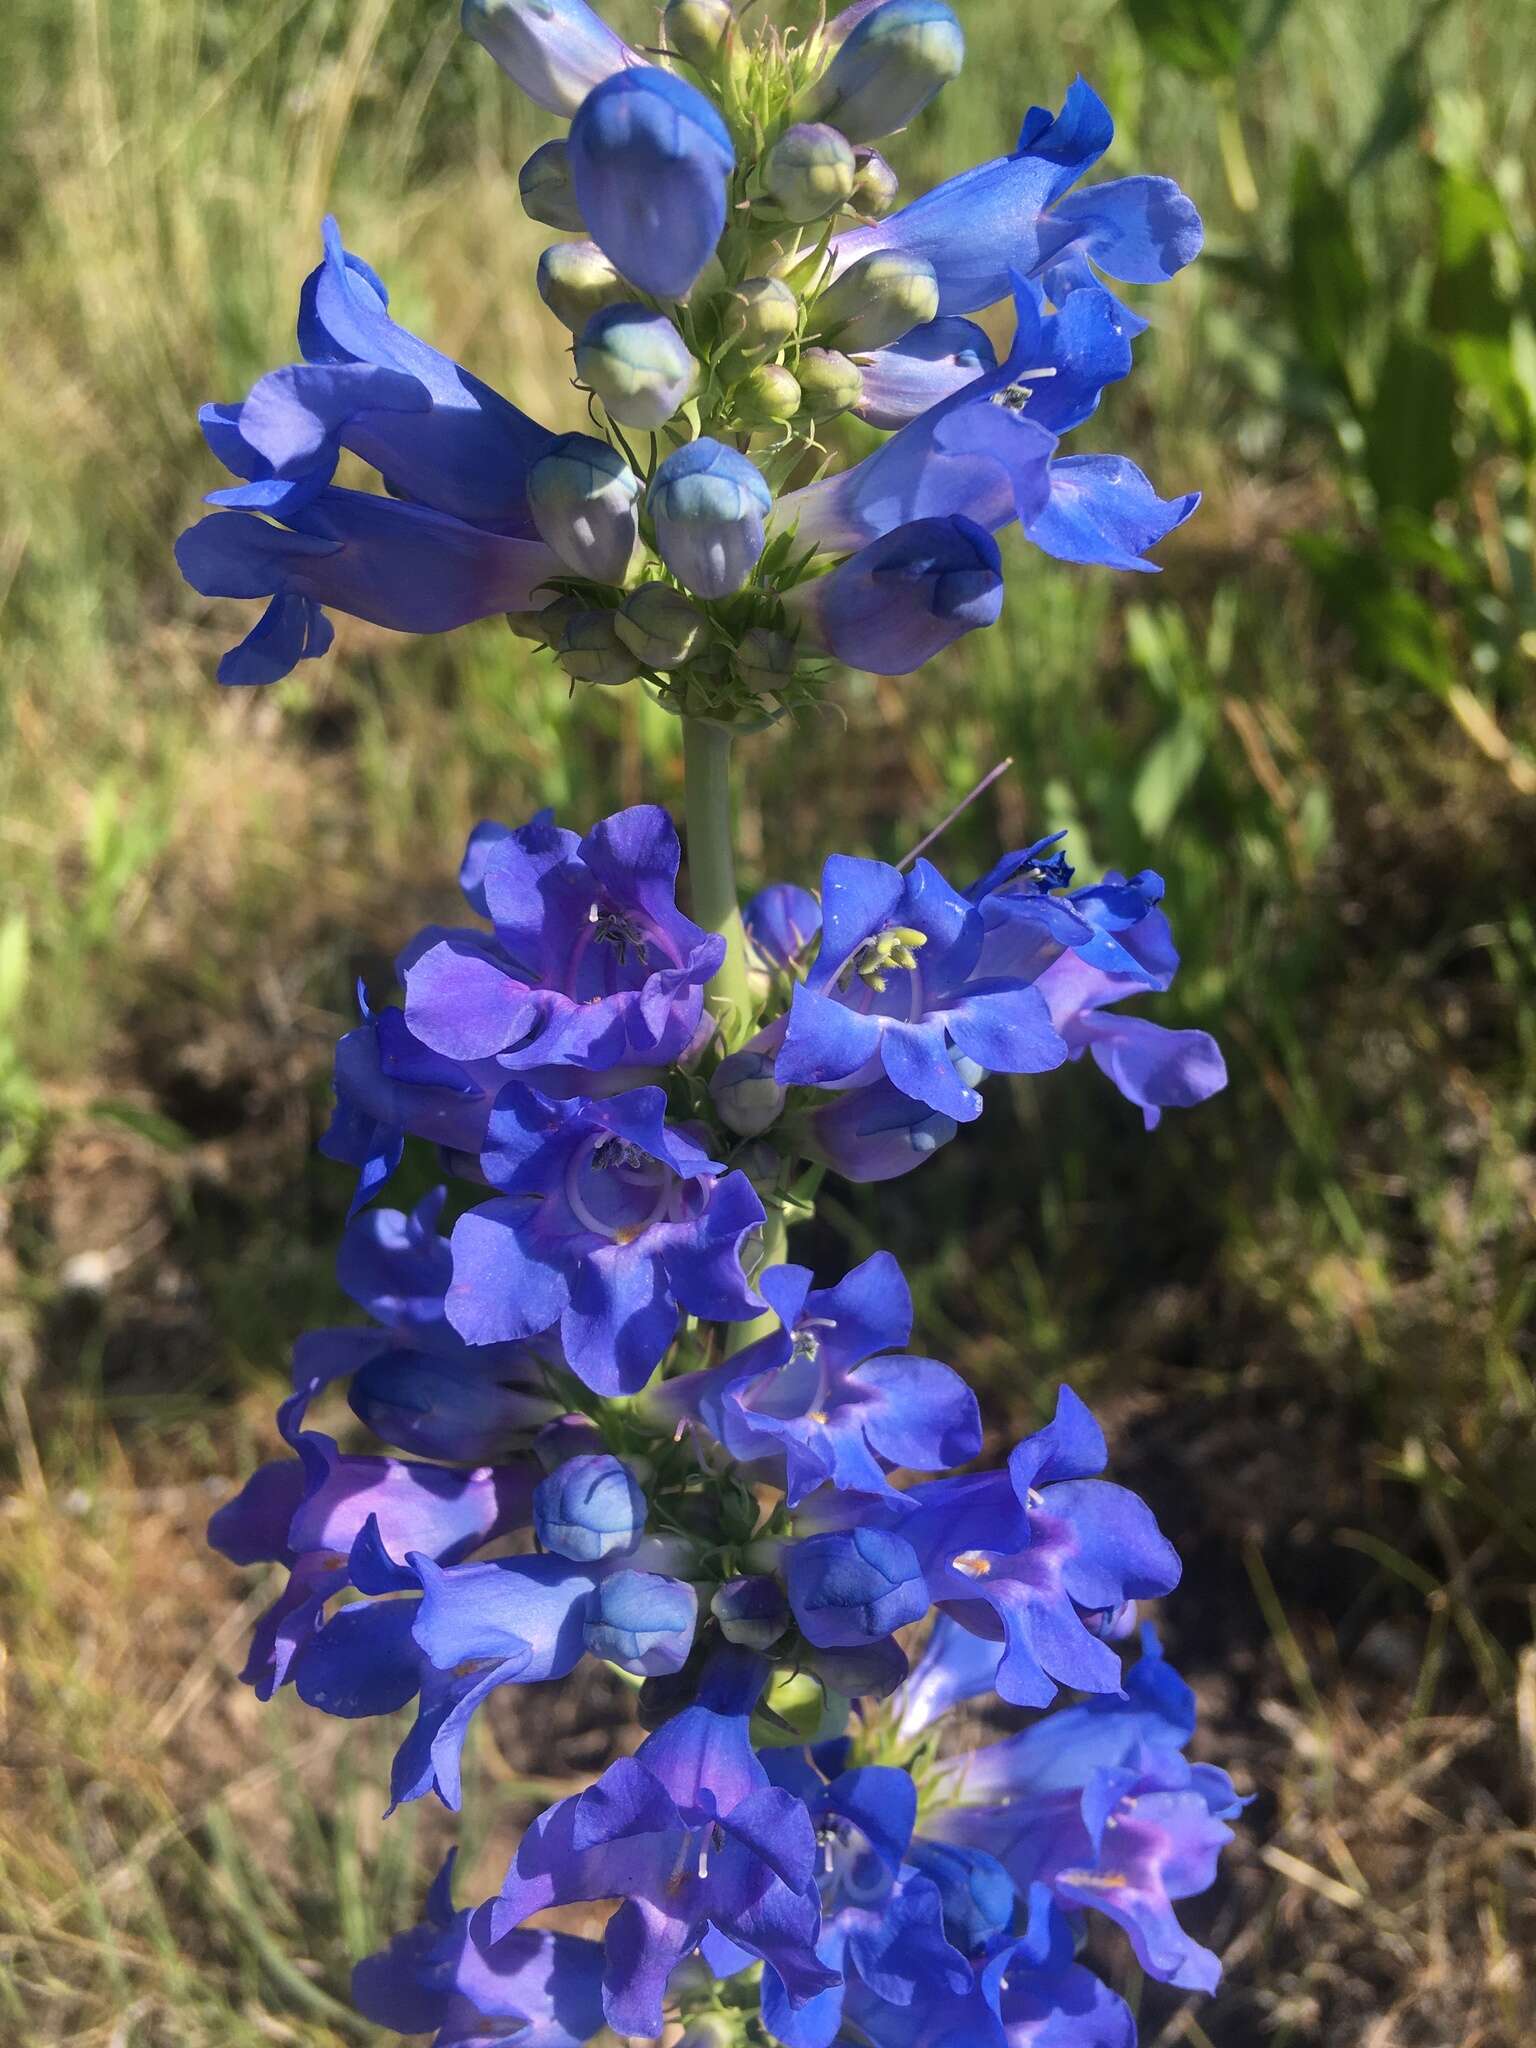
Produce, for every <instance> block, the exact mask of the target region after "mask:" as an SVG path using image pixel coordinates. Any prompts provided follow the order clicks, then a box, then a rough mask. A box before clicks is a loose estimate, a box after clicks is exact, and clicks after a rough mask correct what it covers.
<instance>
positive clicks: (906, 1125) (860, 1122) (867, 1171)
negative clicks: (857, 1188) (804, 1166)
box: [801, 1081, 960, 1182]
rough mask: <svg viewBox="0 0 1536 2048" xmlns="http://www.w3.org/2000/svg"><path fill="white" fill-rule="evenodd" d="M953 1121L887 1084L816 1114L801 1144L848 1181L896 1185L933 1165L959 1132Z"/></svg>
mask: <svg viewBox="0 0 1536 2048" xmlns="http://www.w3.org/2000/svg"><path fill="white" fill-rule="evenodd" d="M959 1128H960V1127H959V1125H958V1124H957V1123H956V1122H955V1120H954V1118H953V1117H948V1116H943V1115H941V1114H940V1113H939V1112H938V1111H937V1110H931V1109H928V1108H926V1107H925V1106H924V1104H922V1103H921V1102H914V1101H913V1099H912V1098H911V1096H909V1095H903V1094H901V1093H900V1092H899V1091H898V1090H897V1089H895V1088H893V1087H892V1086H891V1084H890V1082H889V1081H875V1082H872V1083H871V1084H870V1085H869V1086H868V1087H865V1088H849V1089H845V1090H844V1091H843V1092H842V1093H841V1094H838V1095H834V1096H833V1097H832V1099H831V1101H830V1102H827V1103H824V1104H823V1105H822V1106H821V1107H819V1108H817V1109H815V1110H813V1111H812V1112H811V1114H810V1115H809V1116H808V1117H807V1118H806V1120H805V1127H804V1130H803V1131H802V1132H801V1142H802V1144H803V1145H804V1147H805V1150H806V1152H807V1154H808V1155H809V1157H811V1158H812V1159H815V1160H817V1161H818V1162H819V1163H820V1164H821V1165H823V1166H830V1167H831V1168H832V1170H833V1171H834V1172H835V1173H840V1174H841V1175H842V1176H843V1178H844V1180H851V1181H859V1182H868V1181H877V1180H897V1179H899V1178H900V1176H901V1175H902V1174H904V1173H910V1172H911V1171H912V1169H913V1168H914V1167H915V1166H921V1165H922V1164H923V1162H924V1160H925V1159H931V1158H932V1157H933V1155H934V1153H935V1152H937V1151H938V1149H939V1147H940V1146H941V1145H947V1144H948V1143H949V1141H950V1139H951V1138H952V1137H953V1136H954V1135H955V1132H956V1131H957V1130H958V1129H959Z"/></svg>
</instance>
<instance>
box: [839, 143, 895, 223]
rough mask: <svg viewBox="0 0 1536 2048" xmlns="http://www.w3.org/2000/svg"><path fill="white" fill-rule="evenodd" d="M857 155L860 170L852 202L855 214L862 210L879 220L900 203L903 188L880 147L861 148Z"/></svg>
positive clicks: (869, 216)
mask: <svg viewBox="0 0 1536 2048" xmlns="http://www.w3.org/2000/svg"><path fill="white" fill-rule="evenodd" d="M854 155H855V158H856V160H857V163H858V171H857V174H856V176H855V177H854V181H853V197H852V199H851V200H850V201H849V204H850V205H851V206H852V208H853V210H854V212H855V213H862V214H863V215H865V217H866V218H867V219H869V220H879V219H880V218H881V216H882V215H883V214H887V213H889V212H890V210H891V208H892V207H893V206H894V205H895V204H896V194H897V192H898V190H899V189H900V187H899V184H898V181H897V177H896V173H895V172H894V171H893V170H892V169H891V167H890V165H889V164H888V163H887V162H886V160H885V158H884V157H883V156H882V155H881V154H880V152H879V150H878V149H860V150H856V151H855V152H854Z"/></svg>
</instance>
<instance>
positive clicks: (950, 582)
mask: <svg viewBox="0 0 1536 2048" xmlns="http://www.w3.org/2000/svg"><path fill="white" fill-rule="evenodd" d="M788 608H789V611H790V615H791V617H793V618H797V619H798V620H799V621H800V624H801V630H802V633H803V634H804V635H805V636H806V637H807V638H808V639H809V640H810V641H811V642H813V643H814V644H816V645H818V646H821V647H824V648H825V649H826V650H827V651H828V653H830V654H835V655H836V656H837V658H838V660H839V661H844V662H847V663H848V665H849V666H850V667H852V668H865V669H870V670H871V671H873V672H874V673H876V674H878V675H890V676H905V675H910V674H911V673H912V672H913V670H914V669H918V668H921V667H922V665H923V663H924V662H925V661H931V660H932V659H933V657H934V656H935V655H936V654H938V653H940V652H941V651H942V650H943V649H944V648H946V647H948V646H949V645H950V643H951V642H952V641H955V640H958V639H959V638H960V636H961V635H962V634H963V633H970V632H974V631H975V629H976V628H977V627H978V626H992V625H995V624H996V623H997V620H998V617H999V615H1000V613H1001V612H1002V608H1003V575H1002V557H1001V556H1000V555H999V553H998V550H997V543H996V541H994V540H993V538H992V536H991V534H989V533H988V532H987V531H986V529H985V528H984V527H980V526H978V525H977V524H976V523H975V521H974V520H972V519H967V518H966V517H965V516H964V514H963V513H958V512H956V513H951V514H950V515H949V516H948V517H947V518H944V519H915V520H913V521H911V522H910V523H909V524H908V525H906V526H898V527H896V528H894V529H893V531H892V532H890V533H888V534H885V535H883V536H882V537H881V538H880V539H879V540H873V541H871V542H869V544H868V545H867V546H866V547H862V548H860V550H859V551H858V553H857V554H856V555H850V556H849V558H848V559H847V561H845V562H841V563H839V565H838V566H837V567H836V568H835V569H833V570H832V571H831V572H830V573H829V574H828V575H826V576H822V577H818V578H817V579H816V580H815V581H814V582H811V583H802V584H800V585H799V586H797V588H796V590H795V591H794V592H793V594H792V596H791V599H790V603H789V607H788Z"/></svg>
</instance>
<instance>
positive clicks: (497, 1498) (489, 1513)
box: [208, 1388, 538, 1699]
mask: <svg viewBox="0 0 1536 2048" xmlns="http://www.w3.org/2000/svg"><path fill="white" fill-rule="evenodd" d="M311 1392H312V1389H310V1388H306V1389H305V1390H304V1391H303V1392H301V1393H298V1394H295V1395H294V1396H293V1398H292V1399H291V1400H289V1401H286V1402H284V1404H283V1406H282V1407H281V1408H280V1409H279V1411H278V1426H279V1428H280V1429H281V1431H282V1434H283V1439H284V1441H285V1442H286V1443H288V1444H289V1445H291V1446H292V1448H293V1450H294V1451H295V1452H296V1453H297V1456H295V1457H292V1458H279V1459H276V1460H274V1461H273V1462H271V1463H270V1464H266V1465H262V1466H260V1467H259V1468H258V1469H257V1470H256V1471H255V1472H253V1473H252V1474H251V1477H250V1478H249V1479H248V1480H247V1481H246V1483H245V1485H244V1486H243V1487H242V1489H241V1490H240V1492H239V1493H238V1494H237V1495H236V1496H235V1498H234V1499H233V1500H232V1501H228V1502H226V1503H225V1505H224V1506H223V1507H221V1508H220V1509H219V1510H218V1511H217V1513H216V1514H215V1515H214V1516H213V1518H212V1520H211V1521H210V1522H209V1524H208V1541H209V1542H210V1543H211V1544H212V1545H213V1547H214V1549H215V1550H217V1551H219V1552H221V1553H222V1554H223V1555H224V1556H225V1557H227V1558H229V1559H230V1560H231V1562H232V1563H234V1564H259V1563H265V1562H271V1563H274V1564H285V1565H286V1566H287V1567H288V1583H287V1585H286V1586H285V1587H284V1589H283V1591H282V1592H281V1593H280V1594H279V1595H278V1597H277V1599H276V1601H275V1602H274V1603H273V1605H272V1606H271V1607H269V1608H268V1609H267V1611H266V1613H265V1614H264V1615H263V1616H262V1617H261V1619H260V1621H258V1623H257V1624H256V1629H255V1633H254V1636H253V1637H252V1642H251V1652H250V1656H249V1658H248V1660H247V1662H246V1667H245V1670H244V1671H243V1672H242V1674H241V1676H242V1677H243V1678H244V1679H245V1682H246V1683H247V1684H248V1685H252V1686H254V1687H255V1689H256V1692H257V1695H258V1697H259V1698H261V1699H269V1698H270V1697H271V1695H272V1694H273V1693H274V1692H275V1691H276V1690H277V1689H278V1687H279V1686H281V1685H284V1684H286V1683H287V1681H288V1679H289V1678H290V1677H291V1676H293V1675H294V1670H293V1667H294V1660H295V1658H296V1657H298V1656H299V1655H300V1654H301V1653H302V1652H306V1651H307V1650H308V1649H309V1648H311V1647H312V1645H313V1641H314V1638H315V1634H316V1631H317V1630H318V1629H319V1628H320V1625H321V1621H322V1618H323V1615H324V1612H325V1608H326V1604H327V1602H328V1601H330V1600H331V1599H332V1598H333V1597H334V1596H335V1595H336V1594H338V1593H340V1592H342V1591H344V1590H345V1589H346V1588H347V1587H349V1586H352V1585H354V1584H355V1583H356V1580H355V1577H354V1574H353V1566H352V1563H351V1552H352V1550H353V1546H354V1544H355V1543H356V1541H357V1539H358V1537H359V1536H360V1535H361V1534H362V1532H363V1530H364V1528H365V1527H366V1526H367V1525H368V1524H369V1523H370V1522H372V1523H373V1524H374V1526H375V1528H376V1529H377V1530H378V1531H379V1533H380V1536H381V1539H382V1541H383V1542H384V1543H385V1544H387V1545H388V1546H389V1547H390V1548H391V1549H392V1550H394V1551H395V1553H396V1554H403V1553H404V1552H405V1551H407V1550H414V1551H418V1552H421V1553H422V1554H424V1555H425V1556H426V1557H427V1558H429V1559H447V1560H449V1561H450V1562H452V1561H454V1560H456V1559H458V1558H461V1557H466V1556H468V1555H469V1553H470V1552H471V1551H474V1550H478V1549H480V1548H481V1547H482V1546H483V1545H484V1544H486V1543H489V1542H491V1541H492V1540H493V1539H494V1538H495V1537H498V1536H501V1535H505V1534H506V1532H507V1531H508V1530H511V1529H518V1528H522V1527H524V1526H526V1524H527V1522H528V1519H529V1515H530V1512H531V1507H532V1500H533V1488H534V1484H535V1482H536V1480H537V1477H538V1474H537V1469H536V1468H535V1467H533V1466H532V1465H530V1464H520V1465H499V1466H482V1467H480V1468H479V1469H477V1470H475V1471H471V1472H465V1471H449V1470H447V1469H446V1468H445V1467H443V1466H441V1465H420V1464H413V1463H411V1462H409V1461H408V1460H406V1459H403V1458H379V1457H357V1456H352V1455H345V1454H343V1453H342V1452H341V1451H340V1450H339V1449H338V1448H337V1446H336V1444H335V1442H334V1441H333V1439H332V1438H330V1437H328V1436H323V1435H321V1434H320V1432H319V1431H317V1430H309V1429H305V1428H304V1427H303V1422H304V1411H305V1409H306V1408H307V1407H308V1405H309V1400H310V1396H311ZM407 1696H408V1695H407Z"/></svg>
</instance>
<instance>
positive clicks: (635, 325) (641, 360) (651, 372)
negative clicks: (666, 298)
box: [576, 306, 699, 427]
mask: <svg viewBox="0 0 1536 2048" xmlns="http://www.w3.org/2000/svg"><path fill="white" fill-rule="evenodd" d="M576 374H577V376H578V377H580V379H581V381H582V382H583V383H584V384H588V385H590V386H591V388H592V389H593V390H594V391H595V392H596V393H597V395H598V397H599V398H600V399H601V400H602V401H603V404H604V405H605V406H606V407H607V408H608V411H609V413H610V414H611V415H612V417H613V418H614V419H616V420H617V421H618V422H619V424H620V426H624V427H660V426H665V424H666V422H667V421H668V420H669V419H671V418H672V416H673V414H674V413H675V412H676V411H677V409H678V407H679V406H680V405H682V404H684V403H685V402H686V401H687V399H688V398H689V397H691V395H692V393H693V388H694V385H695V383H696V382H697V380H698V374H699V366H698V364H697V363H696V362H695V361H694V360H693V357H692V356H691V355H689V353H688V351H687V349H686V348H685V347H684V345H683V338H682V336H681V335H680V334H679V333H678V331H677V329H676V328H675V327H674V326H673V325H672V322H671V321H670V320H669V319H668V318H667V317H666V315H665V314H664V313H652V312H650V311H649V310H648V309H647V308H646V307H644V306H608V307H605V308H604V310H603V311H602V312H601V313H598V314H596V315H595V316H594V317H593V318H592V319H591V320H589V321H588V322H587V324H586V326H585V327H584V328H583V329H582V330H581V337H580V339H579V340H578V341H577V343H576Z"/></svg>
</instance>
